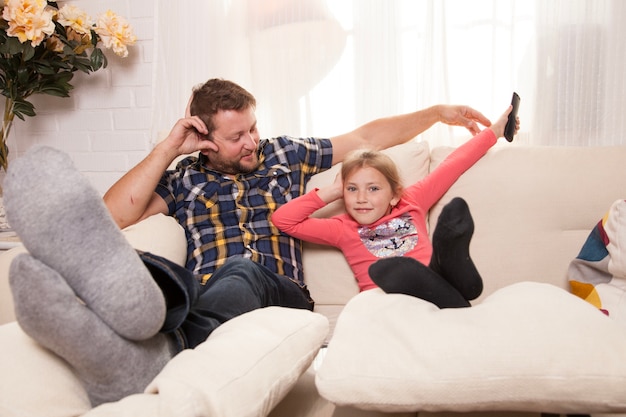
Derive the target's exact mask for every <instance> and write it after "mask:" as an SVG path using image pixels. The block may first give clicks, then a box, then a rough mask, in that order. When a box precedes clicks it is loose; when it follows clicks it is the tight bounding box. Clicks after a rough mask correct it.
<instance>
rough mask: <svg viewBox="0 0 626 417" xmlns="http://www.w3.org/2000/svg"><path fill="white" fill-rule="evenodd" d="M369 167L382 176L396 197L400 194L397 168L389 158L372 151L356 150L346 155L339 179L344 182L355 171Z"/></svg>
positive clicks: (400, 187)
mask: <svg viewBox="0 0 626 417" xmlns="http://www.w3.org/2000/svg"><path fill="white" fill-rule="evenodd" d="M364 167H370V168H374V169H375V170H376V171H378V172H380V173H381V174H383V176H384V177H385V179H387V182H388V183H389V185H391V189H392V190H394V191H395V193H396V195H397V196H400V194H402V181H401V180H400V174H399V173H398V167H397V166H396V164H395V163H394V162H393V161H392V159H391V158H390V157H388V156H387V155H385V154H384V153H382V152H379V151H375V150H372V149H358V150H356V151H352V152H350V153H349V154H348V155H346V157H345V159H344V161H343V165H342V167H341V178H343V179H344V180H345V179H346V178H348V177H349V176H350V174H352V173H353V172H354V171H355V170H357V169H360V168H364Z"/></svg>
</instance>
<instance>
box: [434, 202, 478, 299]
mask: <svg viewBox="0 0 626 417" xmlns="http://www.w3.org/2000/svg"><path fill="white" fill-rule="evenodd" d="M473 234H474V220H473V219H472V215H471V214H470V211H469V207H468V206H467V203H466V202H465V200H463V199H462V198H460V197H455V198H454V199H452V201H450V202H449V203H448V204H446V206H445V207H444V208H443V210H442V211H441V214H440V215H439V218H438V219H437V226H436V227H435V231H434V232H433V238H432V243H433V255H432V258H431V261H430V265H429V266H430V268H431V269H432V270H433V271H435V272H437V273H438V274H439V275H441V276H442V277H443V278H445V279H446V280H447V281H448V282H449V283H450V284H451V285H452V286H453V287H454V288H456V289H457V290H458V291H459V292H460V293H461V295H463V297H464V298H465V299H466V300H473V299H475V298H477V297H478V296H479V295H480V294H481V293H482V291H483V280H482V278H481V276H480V274H479V273H478V270H477V269H476V266H475V265H474V262H473V261H472V258H471V257H470V254H469V246H470V240H471V239H472V235H473Z"/></svg>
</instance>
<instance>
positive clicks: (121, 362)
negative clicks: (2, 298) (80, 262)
mask: <svg viewBox="0 0 626 417" xmlns="http://www.w3.org/2000/svg"><path fill="white" fill-rule="evenodd" d="M9 278H10V285H11V290H12V292H13V298H14V301H15V313H16V316H17V321H18V322H19V324H20V326H21V327H22V329H23V330H24V331H25V332H26V334H28V335H29V336H31V337H32V338H33V339H35V340H36V341H37V342H38V343H40V344H41V345H43V346H45V347H46V348H48V349H50V350H52V351H53V352H55V353H56V354H57V355H59V356H61V357H62V358H63V359H65V360H66V361H67V362H68V363H69V364H70V365H72V367H73V368H74V369H75V370H76V372H77V374H78V376H79V377H80V378H81V380H82V381H83V384H84V386H85V388H86V390H87V393H88V394H89V399H90V400H91V402H92V405H93V406H94V407H95V406H96V405H98V404H101V403H104V402H109V401H117V400H119V399H121V398H124V397H126V396H127V395H130V394H135V393H139V392H142V391H143V390H144V389H145V387H146V386H147V385H148V384H149V383H150V381H151V380H152V379H153V378H154V377H155V376H156V375H157V374H158V373H159V372H160V371H161V369H163V367H164V366H165V364H166V363H167V362H168V361H169V360H170V359H171V358H172V356H173V354H172V350H171V349H170V344H169V341H168V339H167V337H166V336H165V335H163V334H160V333H159V334H157V335H156V336H154V337H152V338H150V339H147V340H143V341H130V340H127V339H124V338H123V337H120V336H119V335H118V334H116V333H115V332H114V331H113V330H112V329H111V328H110V327H109V326H107V325H106V324H105V323H104V322H103V321H102V320H100V318H99V317H98V316H97V315H96V314H94V312H93V311H91V310H90V309H89V308H88V307H87V306H85V305H84V304H83V303H81V302H80V301H79V300H78V299H77V297H76V295H75V294H74V292H73V291H72V289H71V288H70V287H69V286H68V285H67V283H66V282H65V280H64V279H63V277H61V276H60V275H59V274H58V273H57V272H56V271H54V270H52V269H50V268H49V267H47V266H46V265H44V264H43V263H41V262H39V261H38V260H37V259H35V258H33V257H32V256H30V255H29V254H21V255H18V256H17V257H16V258H15V260H14V261H13V262H12V264H11V267H10V270H9ZM117 314H119V315H120V316H124V315H125V312H124V311H118V312H117Z"/></svg>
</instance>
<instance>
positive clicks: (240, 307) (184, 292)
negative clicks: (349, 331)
mask: <svg viewBox="0 0 626 417" xmlns="http://www.w3.org/2000/svg"><path fill="white" fill-rule="evenodd" d="M139 255H140V257H141V259H142V260H143V262H144V264H145V265H146V267H148V269H149V270H150V272H151V273H152V276H153V278H154V280H155V281H156V283H157V284H158V285H159V287H160V288H161V290H162V291H163V294H164V296H165V300H166V303H167V315H166V318H165V322H164V323H163V327H162V328H161V332H162V333H168V334H171V335H172V336H173V337H174V338H175V340H176V342H177V345H178V346H177V347H178V349H179V351H180V350H183V349H187V348H194V347H196V346H197V345H199V344H200V343H202V342H204V341H205V340H206V338H207V337H208V336H209V334H211V332H212V331H213V330H215V329H216V328H217V327H218V326H219V325H220V324H222V323H224V322H226V321H227V320H230V319H232V318H233V317H236V316H238V315H241V314H243V313H247V312H249V311H252V310H254V309H257V308H262V307H268V306H281V307H290V308H301V309H307V310H313V300H312V299H311V297H310V295H309V291H308V290H307V289H306V286H305V285H303V284H300V283H298V282H297V281H295V280H292V279H290V278H287V277H285V276H282V275H278V274H275V273H274V272H272V271H270V270H269V269H267V268H265V267H264V266H263V265H259V264H257V263H255V262H253V261H251V260H249V259H245V258H231V259H229V260H228V261H227V262H226V263H225V264H224V265H223V266H222V267H221V268H219V269H218V270H217V271H216V272H215V273H214V274H213V275H212V276H211V278H210V279H209V281H208V282H207V283H206V284H204V285H203V284H201V283H200V282H199V281H198V280H197V279H196V278H195V277H194V275H193V274H192V273H191V272H189V271H188V270H187V269H186V268H184V267H181V266H180V265H177V264H175V263H173V262H171V261H169V260H167V259H165V258H162V257H160V256H156V255H153V254H151V253H148V252H139Z"/></svg>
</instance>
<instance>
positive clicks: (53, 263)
mask: <svg viewBox="0 0 626 417" xmlns="http://www.w3.org/2000/svg"><path fill="white" fill-rule="evenodd" d="M4 204H5V209H6V213H7V219H8V220H9V222H10V224H11V226H12V227H13V229H15V231H16V233H17V234H18V236H19V237H20V239H21V241H22V242H23V244H24V246H25V247H26V249H28V251H29V253H30V254H31V255H33V257H35V258H37V259H38V260H40V261H41V262H43V263H45V264H46V265H48V266H49V267H50V268H52V269H54V270H55V271H57V272H58V273H59V274H60V275H61V276H62V277H63V278H64V279H65V280H66V281H67V283H68V285H69V286H70V287H71V288H72V289H73V290H74V292H75V293H76V295H77V296H78V297H80V298H81V299H82V300H83V301H84V302H85V303H86V304H87V306H88V307H89V309H91V310H92V311H93V312H95V313H96V314H97V315H98V317H100V318H101V319H102V320H103V321H104V322H105V323H106V324H107V325H108V326H110V327H111V328H112V329H113V330H114V331H115V332H116V333H118V334H119V335H120V336H123V337H125V338H127V339H131V340H143V339H148V338H150V337H152V336H154V335H155V334H156V333H157V332H158V331H159V330H160V329H161V326H162V324H163V321H164V319H165V299H164V297H163V293H162V292H161V290H160V288H159V287H158V286H157V284H156V283H155V282H154V280H153V279H152V276H151V275H150V273H149V271H148V269H147V268H146V267H145V266H144V264H143V262H142V261H141V259H140V258H139V256H138V254H137V252H136V251H135V250H134V249H133V248H132V247H131V246H130V244H129V243H128V242H127V240H126V238H125V237H124V235H123V234H122V233H121V231H120V230H119V228H118V227H117V225H116V224H115V222H114V221H113V219H112V217H111V215H110V213H109V211H108V209H107V208H106V206H105V205H104V202H103V201H102V198H101V196H100V195H99V194H98V192H97V191H96V190H95V189H94V188H93V187H92V186H91V184H90V183H89V181H88V180H87V178H85V177H84V176H83V175H82V174H81V173H80V172H78V171H77V170H76V168H75V167H74V164H73V163H72V160H71V159H70V158H69V156H68V155H66V154H65V153H63V152H61V151H59V150H56V149H53V148H50V147H44V146H37V147H33V148H31V150H29V151H28V152H27V153H26V154H25V155H24V156H22V157H20V158H18V159H16V160H15V161H13V162H12V163H11V166H10V167H9V170H8V172H7V175H6V178H5V181H4Z"/></svg>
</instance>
